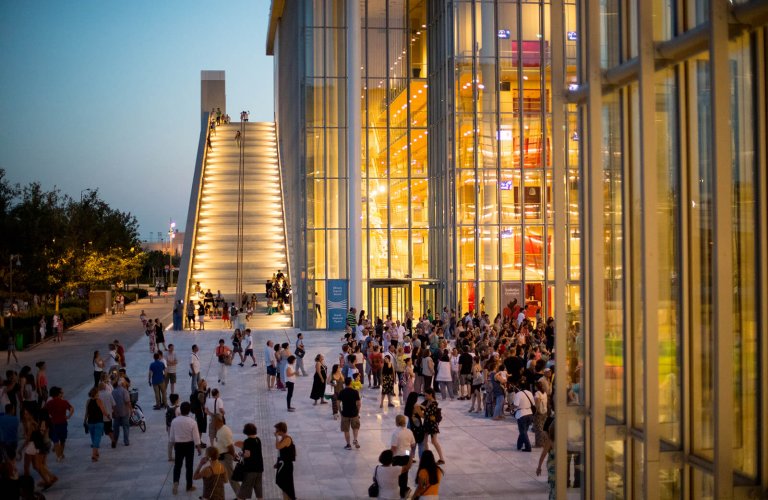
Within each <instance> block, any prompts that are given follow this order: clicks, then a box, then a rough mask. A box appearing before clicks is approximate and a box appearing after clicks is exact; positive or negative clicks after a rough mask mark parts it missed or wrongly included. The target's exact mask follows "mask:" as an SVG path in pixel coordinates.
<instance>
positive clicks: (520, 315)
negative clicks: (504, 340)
mask: <svg viewBox="0 0 768 500" xmlns="http://www.w3.org/2000/svg"><path fill="white" fill-rule="evenodd" d="M523 321H525V313H524V312H523V310H522V309H520V312H519V313H517V327H518V328H520V325H522V324H523Z"/></svg>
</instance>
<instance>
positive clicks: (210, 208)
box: [187, 122, 291, 328]
mask: <svg viewBox="0 0 768 500" xmlns="http://www.w3.org/2000/svg"><path fill="white" fill-rule="evenodd" d="M241 125H242V126H243V128H242V129H241ZM238 130H243V134H242V139H241V140H242V141H243V144H244V158H245V189H244V194H243V200H244V201H243V216H244V219H243V220H244V223H243V281H242V290H243V291H244V292H246V293H248V295H249V296H250V295H251V294H253V293H257V294H258V298H259V307H258V309H256V311H255V314H254V319H252V320H251V321H250V322H249V327H251V328H253V327H257V328H280V327H288V326H290V324H291V317H290V314H288V313H285V314H275V315H272V316H266V315H265V314H264V313H265V312H266V299H265V296H264V292H265V283H266V281H267V280H268V279H270V278H271V277H272V275H273V274H274V273H276V272H277V270H278V269H279V270H282V271H283V273H284V274H285V275H286V276H287V275H288V265H287V262H288V260H287V255H286V245H285V237H284V235H285V232H284V229H283V225H284V218H283V205H282V193H281V191H280V178H279V175H280V174H279V171H278V158H277V137H276V134H275V125H274V123H269V122H262V123H260V122H246V123H243V124H241V123H230V124H226V125H220V126H219V127H217V129H216V132H215V133H214V134H212V135H211V145H212V147H213V149H212V150H209V151H208V154H207V160H206V163H205V165H204V169H203V176H202V188H201V200H200V203H199V210H198V216H197V221H196V229H197V230H196V233H195V240H194V242H193V245H192V248H191V249H190V251H191V252H192V254H191V259H192V260H191V272H190V277H189V280H188V283H187V286H188V290H189V292H188V293H189V295H188V296H189V297H191V298H195V297H196V296H195V295H194V288H195V285H196V283H197V282H200V286H201V287H202V289H203V292H205V291H206V290H208V289H209V288H210V289H211V291H212V292H213V294H214V295H215V294H216V293H217V291H218V290H221V293H222V295H224V297H225V298H226V300H227V301H228V302H236V303H239V301H238V300H237V299H236V287H237V283H236V277H237V235H238V199H239V171H240V146H239V144H238V143H237V141H236V140H235V135H236V132H237V131H238ZM187 230H189V229H187ZM288 279H289V281H290V277H289V278H288Z"/></svg>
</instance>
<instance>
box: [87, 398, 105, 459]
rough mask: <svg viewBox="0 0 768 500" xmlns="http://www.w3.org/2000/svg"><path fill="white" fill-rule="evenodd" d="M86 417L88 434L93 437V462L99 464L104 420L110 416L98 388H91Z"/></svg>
mask: <svg viewBox="0 0 768 500" xmlns="http://www.w3.org/2000/svg"><path fill="white" fill-rule="evenodd" d="M85 416H86V417H85V418H86V422H87V423H88V434H90V435H91V462H98V461H99V447H100V446H101V436H102V435H103V434H104V419H105V418H106V417H107V416H108V415H107V409H106V408H104V403H102V402H101V399H99V388H98V387H91V390H90V391H88V401H87V402H86V404H85Z"/></svg>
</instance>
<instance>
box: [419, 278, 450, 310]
mask: <svg viewBox="0 0 768 500" xmlns="http://www.w3.org/2000/svg"><path fill="white" fill-rule="evenodd" d="M443 305H444V304H443V285H442V283H438V282H433V283H424V284H421V285H419V307H420V308H421V309H419V311H418V314H419V315H423V314H427V313H428V312H431V313H432V316H433V317H435V318H437V317H439V316H440V313H441V312H442V310H443Z"/></svg>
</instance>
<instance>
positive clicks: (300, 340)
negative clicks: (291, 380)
mask: <svg viewBox="0 0 768 500" xmlns="http://www.w3.org/2000/svg"><path fill="white" fill-rule="evenodd" d="M293 354H294V355H296V374H297V375H301V376H302V377H306V376H307V371H306V370H305V369H304V356H305V355H306V354H307V351H306V350H305V349H304V334H303V333H301V332H299V333H298V334H297V335H296V349H294V351H293Z"/></svg>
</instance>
